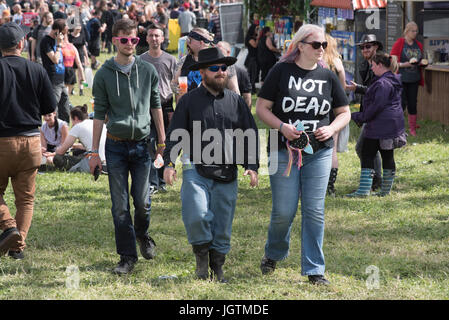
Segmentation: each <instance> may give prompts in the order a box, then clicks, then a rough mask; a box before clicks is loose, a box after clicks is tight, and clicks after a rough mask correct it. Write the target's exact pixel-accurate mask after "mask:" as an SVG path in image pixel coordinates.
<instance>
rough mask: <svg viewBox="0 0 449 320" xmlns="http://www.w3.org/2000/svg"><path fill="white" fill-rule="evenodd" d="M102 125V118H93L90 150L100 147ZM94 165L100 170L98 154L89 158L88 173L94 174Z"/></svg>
mask: <svg viewBox="0 0 449 320" xmlns="http://www.w3.org/2000/svg"><path fill="white" fill-rule="evenodd" d="M103 125H104V120H98V119H94V130H93V134H92V150H98V149H99V148H100V138H101V132H102V131H103ZM92 150H91V151H92ZM96 166H98V167H99V168H100V170H101V169H102V165H101V159H100V156H99V155H95V156H92V157H91V158H90V159H89V167H90V173H92V174H94V170H95V167H96Z"/></svg>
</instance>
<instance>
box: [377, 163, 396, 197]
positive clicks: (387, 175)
mask: <svg viewBox="0 0 449 320" xmlns="http://www.w3.org/2000/svg"><path fill="white" fill-rule="evenodd" d="M394 177H395V171H394V170H392V169H384V172H383V177H382V186H381V188H380V192H378V193H377V194H376V195H377V196H379V197H385V196H387V195H389V194H390V192H391V188H392V187H393V181H394Z"/></svg>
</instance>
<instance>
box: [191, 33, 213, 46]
mask: <svg viewBox="0 0 449 320" xmlns="http://www.w3.org/2000/svg"><path fill="white" fill-rule="evenodd" d="M188 37H189V38H192V39H194V40H197V41H203V42H204V43H205V44H209V43H213V41H210V40H208V39H206V38H205V37H203V36H202V35H200V34H199V33H196V32H190V33H189V36H188Z"/></svg>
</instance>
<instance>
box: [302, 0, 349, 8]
mask: <svg viewBox="0 0 449 320" xmlns="http://www.w3.org/2000/svg"><path fill="white" fill-rule="evenodd" d="M310 5H312V6H315V7H327V8H338V9H349V10H352V0H312V2H311V3H310Z"/></svg>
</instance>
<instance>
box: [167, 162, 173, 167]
mask: <svg viewBox="0 0 449 320" xmlns="http://www.w3.org/2000/svg"><path fill="white" fill-rule="evenodd" d="M166 167H167V168H174V167H175V166H174V165H173V162H169V163H168V164H167V165H166Z"/></svg>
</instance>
